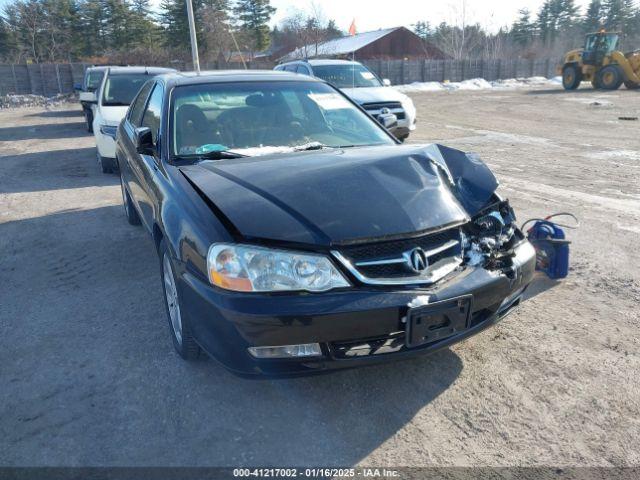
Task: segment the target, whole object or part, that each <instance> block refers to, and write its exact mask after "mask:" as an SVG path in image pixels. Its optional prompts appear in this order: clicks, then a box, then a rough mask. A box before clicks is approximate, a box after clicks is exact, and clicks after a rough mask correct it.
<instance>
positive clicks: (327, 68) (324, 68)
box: [313, 64, 382, 88]
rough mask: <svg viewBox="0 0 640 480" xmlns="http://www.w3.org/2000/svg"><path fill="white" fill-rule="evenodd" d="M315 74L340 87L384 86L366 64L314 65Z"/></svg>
mask: <svg viewBox="0 0 640 480" xmlns="http://www.w3.org/2000/svg"><path fill="white" fill-rule="evenodd" d="M313 74H314V75H315V76H316V77H318V78H321V79H323V80H324V81H325V82H329V83H330V84H332V85H335V86H336V87H338V88H356V87H381V86H382V83H380V80H378V77H376V76H375V75H374V74H373V73H372V72H371V71H369V69H367V67H365V66H364V65H358V64H352V65H314V66H313Z"/></svg>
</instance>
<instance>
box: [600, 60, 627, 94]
mask: <svg viewBox="0 0 640 480" xmlns="http://www.w3.org/2000/svg"><path fill="white" fill-rule="evenodd" d="M596 77H597V82H598V85H600V88H603V89H605V90H617V89H619V88H620V85H622V82H623V81H624V77H623V75H622V70H620V67H618V66H617V65H607V66H606V67H604V68H602V69H600V71H599V72H598V73H597V74H596Z"/></svg>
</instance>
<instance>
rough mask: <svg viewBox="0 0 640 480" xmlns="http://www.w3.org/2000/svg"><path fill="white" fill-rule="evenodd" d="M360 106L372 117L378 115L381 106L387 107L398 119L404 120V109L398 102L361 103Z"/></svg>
mask: <svg viewBox="0 0 640 480" xmlns="http://www.w3.org/2000/svg"><path fill="white" fill-rule="evenodd" d="M362 108H364V109H365V110H366V111H367V112H368V113H369V114H370V115H372V116H373V117H376V116H378V115H380V112H381V110H382V109H383V108H388V109H389V111H390V112H391V113H393V114H394V115H395V116H396V117H397V118H398V120H404V119H405V118H406V115H405V112H404V109H403V108H402V104H401V103H400V102H375V103H363V104H362Z"/></svg>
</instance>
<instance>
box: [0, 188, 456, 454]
mask: <svg viewBox="0 0 640 480" xmlns="http://www.w3.org/2000/svg"><path fill="white" fill-rule="evenodd" d="M112 193H113V194H112V195H111V196H108V197H106V198H105V199H104V200H103V203H109V202H113V204H112V205H110V206H104V207H99V208H93V209H85V207H83V202H82V201H81V199H78V201H77V202H76V204H75V205H70V206H69V207H68V209H67V210H66V211H63V212H59V213H51V214H45V215H42V216H37V217H35V218H27V219H24V220H15V221H11V222H7V223H3V224H0V249H2V251H3V252H4V254H3V256H2V257H1V258H0V272H2V277H3V282H0V298H3V311H4V313H5V315H3V316H4V317H5V319H6V325H5V328H3V331H4V332H5V333H4V334H3V335H2V336H1V338H0V362H1V364H2V365H3V369H2V384H3V385H4V386H3V388H2V392H1V393H0V403H1V404H2V405H3V407H2V410H3V411H4V412H12V413H11V414H10V415H9V414H7V415H2V416H1V417H0V423H1V427H2V431H4V432H6V437H5V442H4V444H5V445H6V447H7V448H6V449H5V451H4V452H3V458H4V461H5V462H6V463H7V464H14V463H16V464H17V463H25V462H30V463H29V464H38V463H43V462H47V464H64V463H65V462H69V461H74V462H75V461H76V460H77V462H79V463H82V464H91V465H109V464H111V465H118V464H120V465H122V464H126V465H131V466H137V465H149V464H152V465H175V466H180V465H185V466H199V465H230V464H242V465H245V466H248V465H263V466H267V465H273V466H283V465H319V466H330V465H342V466H345V465H355V464H356V463H358V462H359V461H361V460H362V459H363V458H365V457H367V456H368V455H370V454H371V453H372V452H374V451H376V450H377V449H378V448H379V447H381V446H383V445H384V444H385V443H387V442H396V441H402V442H404V441H407V440H406V435H407V433H401V432H402V431H403V430H404V429H405V428H407V426H408V424H410V423H412V422H413V420H414V419H415V417H416V416H417V415H421V416H422V420H421V423H420V427H410V428H411V432H412V433H411V438H412V441H411V445H412V446H411V448H413V449H419V450H420V449H422V445H421V443H420V439H421V438H422V439H423V440H424V441H425V442H426V441H427V439H428V438H429V436H430V433H429V429H430V427H429V425H430V424H431V422H432V421H437V419H435V418H434V419H432V420H429V415H432V414H434V413H429V412H424V409H427V408H428V407H429V405H430V404H431V403H432V402H433V401H434V400H435V399H437V398H438V396H439V395H441V394H442V393H443V392H445V391H446V390H447V389H448V388H449V387H450V386H451V385H452V384H453V383H454V382H455V380H456V378H458V376H459V375H460V372H461V371H462V368H463V364H462V361H461V359H460V358H459V357H458V356H457V355H456V354H455V353H454V352H453V351H451V350H448V349H447V350H442V351H440V352H437V353H434V354H433V355H430V356H426V357H419V358H415V359H412V360H408V361H402V362H395V363H388V364H383V365H377V366H371V367H367V368H361V369H353V370H345V371H337V372H334V373H331V374H327V375H315V376H309V377H297V378H285V379H272V378H265V379H261V380H247V379H243V378H240V377H237V376H235V375H233V374H232V373H230V372H228V371H227V370H225V369H224V368H223V367H222V366H220V365H219V364H218V363H217V362H215V361H213V360H207V359H205V360H202V361H196V362H194V363H189V362H185V361H184V360H182V359H181V358H180V357H179V356H178V355H177V354H176V353H175V352H174V350H173V346H172V344H171V340H170V336H169V330H168V329H169V326H168V322H167V318H166V314H165V309H164V304H163V295H162V289H161V282H160V275H159V262H158V258H157V254H156V251H155V247H154V244H153V242H152V240H151V239H150V238H149V235H148V234H147V233H146V232H145V231H144V230H143V228H141V227H133V226H131V225H129V224H128V223H127V222H126V220H125V218H124V215H123V210H122V206H121V204H120V198H119V195H120V194H119V192H118V191H115V189H114V192H112ZM5 300H6V301H5ZM459 408H465V406H464V405H463V404H461V405H459ZM434 415H435V414H434ZM25 419H26V420H25ZM440 421H442V418H440ZM403 438H405V440H402V439H403ZM43 445H46V448H44V449H43V448H42V446H43ZM425 455H426V453H425ZM70 459H71V460H70ZM73 459H76V460H73Z"/></svg>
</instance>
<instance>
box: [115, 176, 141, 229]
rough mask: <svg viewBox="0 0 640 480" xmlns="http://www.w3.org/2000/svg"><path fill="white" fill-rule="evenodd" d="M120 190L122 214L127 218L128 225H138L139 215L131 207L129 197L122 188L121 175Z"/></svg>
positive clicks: (131, 203)
mask: <svg viewBox="0 0 640 480" xmlns="http://www.w3.org/2000/svg"><path fill="white" fill-rule="evenodd" d="M120 189H121V190H122V205H123V206H124V214H125V216H126V217H127V221H128V222H129V224H130V225H140V215H138V211H137V210H136V207H134V206H133V201H132V200H131V195H129V192H127V189H126V188H125V186H124V180H123V179H122V175H120Z"/></svg>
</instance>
